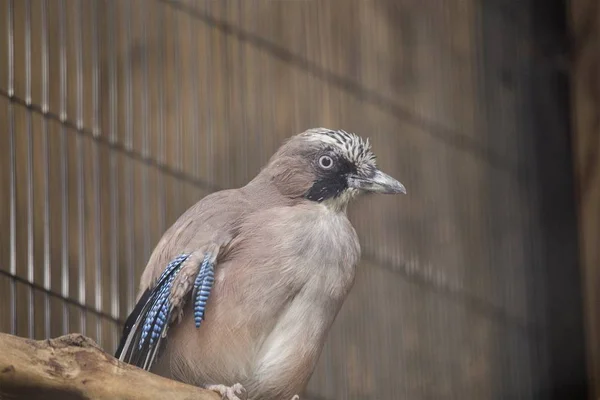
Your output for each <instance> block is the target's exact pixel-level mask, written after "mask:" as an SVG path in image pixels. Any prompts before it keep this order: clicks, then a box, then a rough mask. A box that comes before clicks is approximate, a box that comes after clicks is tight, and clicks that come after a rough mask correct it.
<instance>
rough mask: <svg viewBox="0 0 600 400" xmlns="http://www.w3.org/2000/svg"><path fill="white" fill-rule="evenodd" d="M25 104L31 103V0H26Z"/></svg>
mask: <svg viewBox="0 0 600 400" xmlns="http://www.w3.org/2000/svg"><path fill="white" fill-rule="evenodd" d="M25 104H27V105H28V106H29V105H31V0H25Z"/></svg>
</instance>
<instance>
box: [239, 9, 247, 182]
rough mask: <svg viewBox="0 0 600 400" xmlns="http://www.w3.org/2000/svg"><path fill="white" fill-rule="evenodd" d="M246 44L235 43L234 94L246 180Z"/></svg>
mask: <svg viewBox="0 0 600 400" xmlns="http://www.w3.org/2000/svg"><path fill="white" fill-rule="evenodd" d="M237 6H238V25H240V26H241V25H242V16H243V15H244V14H243V12H244V10H243V9H242V3H241V2H239V3H237ZM246 46H247V45H246V44H245V43H244V42H242V41H238V43H237V48H238V54H239V57H240V66H241V68H237V71H238V73H239V74H240V88H239V90H240V95H239V96H236V100H237V101H238V103H239V107H236V108H237V110H238V112H241V116H236V118H239V117H241V118H242V125H241V132H240V134H241V138H242V143H241V145H240V146H239V148H240V158H241V159H242V163H241V164H242V168H243V171H244V174H245V176H244V180H248V179H249V178H250V177H249V176H248V174H249V172H248V152H249V150H250V149H249V148H248V128H247V126H248V121H247V118H246V115H247V112H248V104H245V99H246V82H247V79H246V75H247V74H248V71H249V70H248V69H247V68H246Z"/></svg>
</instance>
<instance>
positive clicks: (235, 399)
mask: <svg viewBox="0 0 600 400" xmlns="http://www.w3.org/2000/svg"><path fill="white" fill-rule="evenodd" d="M206 388H207V389H208V390H212V391H213V392H217V393H219V394H220V395H221V399H222V400H246V399H247V398H248V394H247V393H246V389H244V387H243V386H242V385H241V384H239V383H236V384H235V385H232V386H225V385H208V386H207V387H206Z"/></svg>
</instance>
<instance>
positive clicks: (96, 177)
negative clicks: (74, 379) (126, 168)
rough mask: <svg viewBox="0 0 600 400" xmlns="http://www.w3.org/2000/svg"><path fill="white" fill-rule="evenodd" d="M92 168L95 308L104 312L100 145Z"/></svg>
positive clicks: (94, 151) (98, 327) (98, 335)
mask: <svg viewBox="0 0 600 400" xmlns="http://www.w3.org/2000/svg"><path fill="white" fill-rule="evenodd" d="M92 168H93V181H94V182H93V186H94V237H95V238H96V239H95V240H96V246H95V251H94V264H96V282H95V292H96V293H95V294H96V296H95V303H96V304H95V307H96V310H98V311H102V288H103V285H102V254H101V240H102V228H101V226H100V224H101V223H102V218H101V216H100V172H99V170H100V163H99V160H98V145H97V144H96V143H93V149H92ZM101 336H102V331H101V320H100V319H97V322H96V341H97V342H98V343H101Z"/></svg>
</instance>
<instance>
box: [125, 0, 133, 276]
mask: <svg viewBox="0 0 600 400" xmlns="http://www.w3.org/2000/svg"><path fill="white" fill-rule="evenodd" d="M123 4H124V5H125V14H126V16H127V17H126V18H127V27H126V30H125V32H126V37H125V41H126V43H127V47H126V48H127V49H131V48H132V46H131V1H126V2H124V3H123ZM131 69H132V65H131V52H130V51H128V52H127V57H126V62H125V104H126V109H125V112H126V113H127V115H126V118H125V121H126V126H125V129H126V132H125V140H124V142H125V143H124V145H125V148H126V149H127V150H131V149H132V148H133V118H132V117H131V116H132V115H133V104H132V93H133V89H132V86H133V84H132V79H131ZM132 267H133V266H132Z"/></svg>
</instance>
